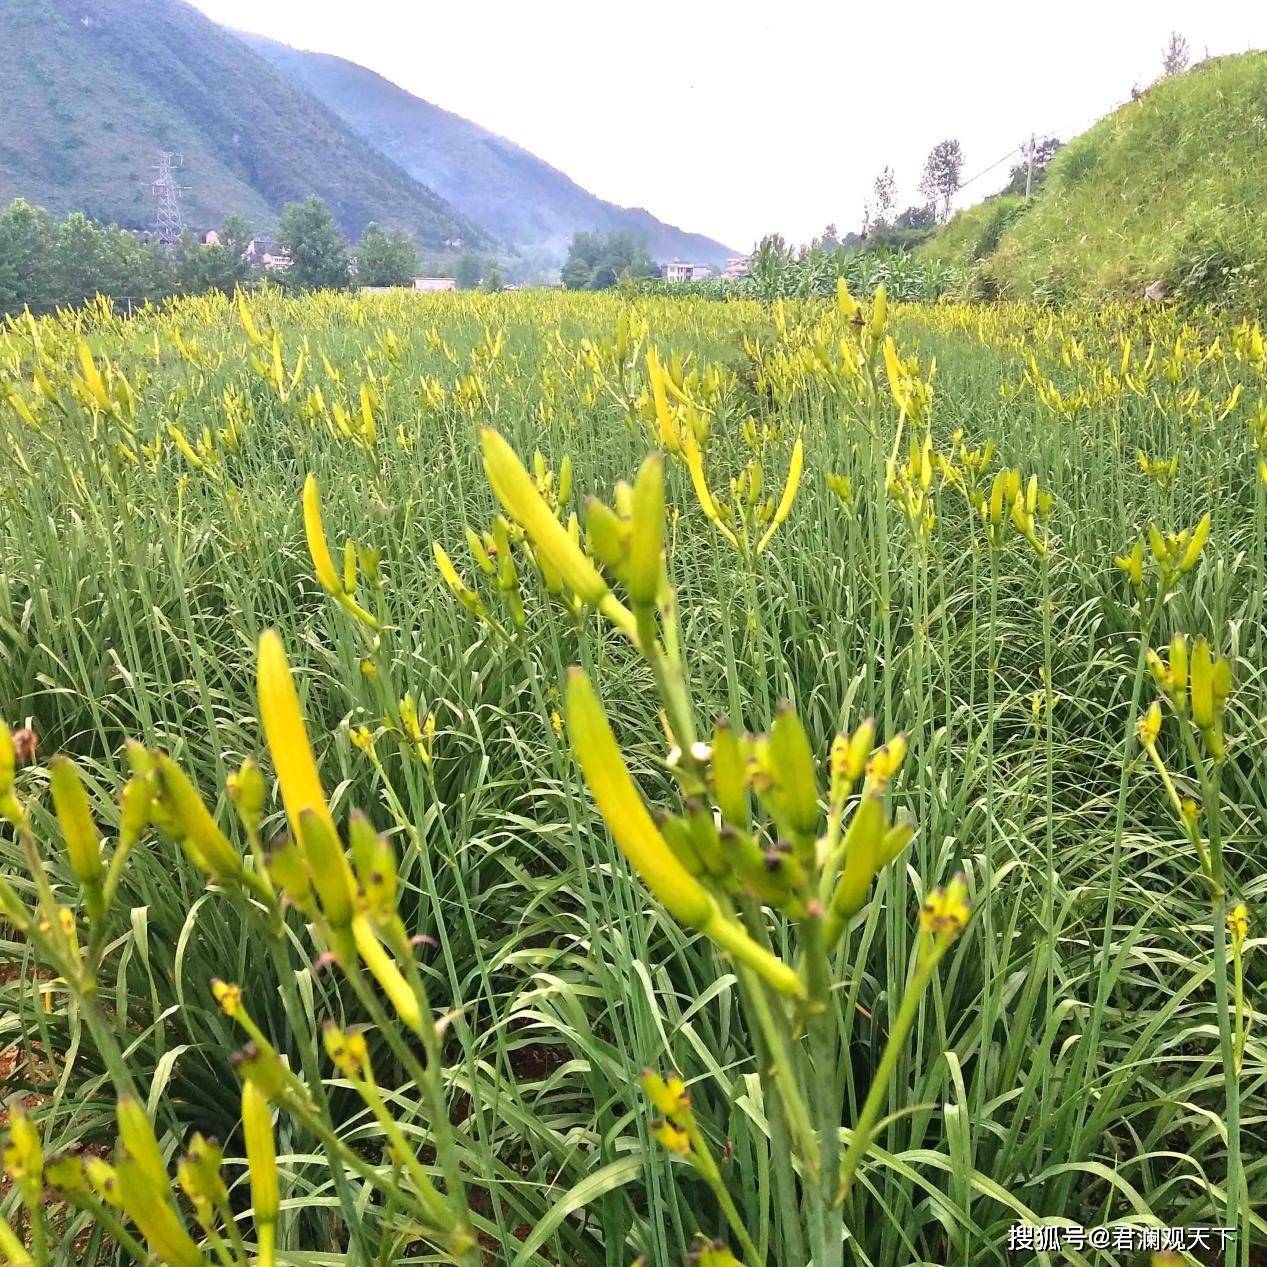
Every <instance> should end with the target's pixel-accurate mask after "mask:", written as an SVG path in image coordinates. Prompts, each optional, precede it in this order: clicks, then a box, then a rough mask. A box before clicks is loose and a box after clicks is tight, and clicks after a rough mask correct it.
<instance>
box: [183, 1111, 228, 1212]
mask: <svg viewBox="0 0 1267 1267" xmlns="http://www.w3.org/2000/svg"><path fill="white" fill-rule="evenodd" d="M223 1161H224V1150H223V1149H222V1148H221V1147H220V1146H219V1145H218V1144H216V1143H213V1142H212V1141H211V1140H209V1139H207V1138H206V1137H205V1136H204V1135H202V1134H201V1133H200V1132H195V1134H194V1137H193V1139H191V1140H190V1141H189V1150H188V1152H186V1153H185V1155H184V1156H183V1157H182V1158H181V1159H180V1160H179V1161H178V1162H177V1163H176V1179H177V1182H178V1183H179V1184H180V1187H181V1191H183V1192H184V1194H185V1195H186V1196H187V1197H188V1198H189V1199H190V1201H192V1202H193V1204H194V1208H195V1210H196V1211H197V1212H198V1217H199V1221H200V1222H203V1223H204V1225H205V1222H206V1220H207V1219H208V1218H209V1217H210V1215H211V1213H212V1211H213V1209H215V1208H216V1207H217V1206H220V1205H222V1204H223V1203H224V1202H227V1201H228V1199H229V1193H228V1189H227V1188H226V1187H225V1184H224V1177H223V1175H221V1173H220V1167H221V1164H222V1163H223Z"/></svg>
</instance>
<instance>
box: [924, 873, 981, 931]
mask: <svg viewBox="0 0 1267 1267" xmlns="http://www.w3.org/2000/svg"><path fill="white" fill-rule="evenodd" d="M971 914H972V909H971V907H970V906H969V905H968V885H967V881H966V880H965V879H964V877H963V876H962V875H957V876H955V878H954V879H953V880H951V882H950V883H949V884H948V885H947V886H946V887H945V888H944V889H942V888H937V889H934V890H933V891H932V892H931V893H930V894H929V895H928V897H927V898H925V899H924V904H923V905H922V906H921V907H920V912H919V923H920V928H921V929H922V930H923V931H924V932H925V933H929V934H931V935H932V936H933V938H934V939H935V940H936V941H939V942H948V941H954V940H955V938H957V937H958V936H959V934H960V933H962V932H963V930H964V929H965V928H966V927H967V924H968V919H969V917H970V916H971Z"/></svg>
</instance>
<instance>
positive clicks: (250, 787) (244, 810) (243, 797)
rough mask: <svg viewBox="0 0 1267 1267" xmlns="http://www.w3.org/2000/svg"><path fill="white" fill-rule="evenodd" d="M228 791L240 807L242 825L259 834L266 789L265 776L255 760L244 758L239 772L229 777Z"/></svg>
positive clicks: (238, 769)
mask: <svg viewBox="0 0 1267 1267" xmlns="http://www.w3.org/2000/svg"><path fill="white" fill-rule="evenodd" d="M227 791H228V793H229V798H230V800H232V801H233V803H234V804H235V805H236V806H237V807H238V816H239V817H240V818H241V819H242V825H243V826H244V827H245V828H246V830H247V831H248V832H251V833H252V834H254V833H255V832H258V831H259V829H260V819H261V817H262V814H263V810H264V794H265V789H264V776H263V774H261V773H260V767H259V764H258V763H257V762H256V761H255V760H254V759H253V758H251V757H246V758H244V759H243V761H242V764H241V765H240V766H239V767H238V768H237V770H235V771H234V772H233V773H232V774H230V775H229V779H228V786H227Z"/></svg>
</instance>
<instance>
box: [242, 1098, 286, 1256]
mask: <svg viewBox="0 0 1267 1267" xmlns="http://www.w3.org/2000/svg"><path fill="white" fill-rule="evenodd" d="M242 1138H243V1141H244V1143H245V1145H246V1164H247V1169H248V1171H249V1173H250V1177H251V1207H252V1213H253V1216H254V1219H255V1230H256V1236H257V1239H258V1242H259V1263H260V1267H271V1264H272V1263H273V1261H274V1246H275V1243H276V1235H277V1210H278V1205H279V1192H278V1187H279V1185H278V1179H277V1150H276V1147H275V1145H274V1143H273V1121H272V1114H271V1111H270V1109H269V1105H268V1100H267V1099H265V1097H264V1093H263V1092H262V1091H261V1090H260V1089H259V1088H258V1087H257V1086H256V1085H255V1083H253V1082H251V1081H250V1080H249V1079H248V1080H247V1081H246V1082H244V1083H243V1084H242Z"/></svg>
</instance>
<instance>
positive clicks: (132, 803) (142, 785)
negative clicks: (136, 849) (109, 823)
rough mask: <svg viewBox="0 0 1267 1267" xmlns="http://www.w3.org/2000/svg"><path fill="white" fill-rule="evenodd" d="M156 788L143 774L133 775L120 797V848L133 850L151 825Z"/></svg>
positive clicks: (124, 786)
mask: <svg viewBox="0 0 1267 1267" xmlns="http://www.w3.org/2000/svg"><path fill="white" fill-rule="evenodd" d="M153 800H154V787H153V784H152V783H151V782H150V780H149V778H148V777H146V776H145V775H143V774H133V775H132V776H131V778H129V779H128V781H127V783H125V784H124V785H123V791H122V793H121V794H120V796H119V848H120V849H131V848H132V846H133V845H134V844H136V842H137V841H138V840H139V839H140V836H141V833H142V832H143V831H144V830H145V829H146V828H147V827H148V826H149V824H150V811H151V808H152V804H153Z"/></svg>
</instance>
